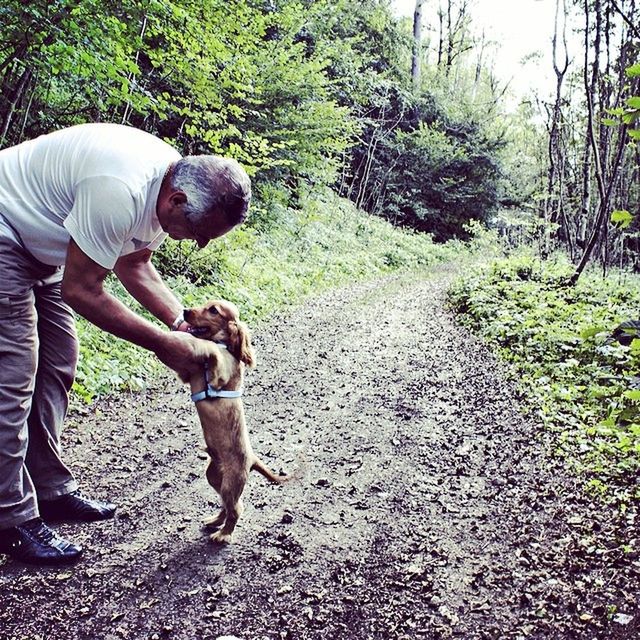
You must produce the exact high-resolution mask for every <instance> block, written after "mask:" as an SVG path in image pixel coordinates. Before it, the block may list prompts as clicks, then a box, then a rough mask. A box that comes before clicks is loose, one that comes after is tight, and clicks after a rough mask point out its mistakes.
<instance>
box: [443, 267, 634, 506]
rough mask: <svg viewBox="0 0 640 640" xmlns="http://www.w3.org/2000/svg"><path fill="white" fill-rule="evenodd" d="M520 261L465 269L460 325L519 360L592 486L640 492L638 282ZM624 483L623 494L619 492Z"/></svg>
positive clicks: (540, 408)
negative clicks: (577, 277)
mask: <svg viewBox="0 0 640 640" xmlns="http://www.w3.org/2000/svg"><path fill="white" fill-rule="evenodd" d="M570 272H571V266H570V265H569V264H567V263H566V262H564V261H558V262H549V261H548V262H541V261H539V260H537V259H535V258H532V257H530V256H522V255H519V256H515V257H511V258H509V259H507V260H503V261H499V262H497V263H494V264H493V265H492V266H490V267H485V268H484V269H483V270H481V271H479V272H475V273H467V274H466V275H465V277H464V278H463V279H462V281H460V282H458V283H456V285H455V286H454V288H453V289H452V291H451V292H450V301H451V303H452V306H453V307H454V308H455V309H456V311H458V312H459V313H462V314H463V315H462V321H463V322H464V323H465V324H468V325H470V326H471V327H473V328H474V329H475V330H477V331H479V332H480V333H481V334H482V335H483V336H484V337H485V338H486V339H488V340H489V341H490V342H492V343H493V344H494V345H495V346H496V347H497V349H498V351H499V353H500V355H501V356H502V357H503V358H505V359H506V360H508V361H509V362H512V363H513V364H514V367H515V370H514V374H515V375H516V376H517V378H518V380H519V382H520V388H521V390H522V392H523V395H524V397H526V398H527V400H528V402H529V405H530V407H531V409H532V411H533V412H534V413H535V414H536V415H537V416H538V417H539V419H540V420H541V421H542V422H543V423H544V424H545V425H546V426H547V427H549V428H551V429H552V430H553V431H554V432H555V433H556V434H557V440H556V442H557V446H558V449H559V450H560V451H561V452H562V453H563V454H565V455H566V456H567V457H568V458H569V460H571V462H572V463H573V464H574V465H575V466H576V467H577V468H579V469H581V470H582V471H583V472H584V473H585V474H586V476H587V478H588V481H589V487H590V488H591V489H593V490H594V491H596V492H601V493H603V494H604V493H608V489H610V488H611V487H612V486H614V485H615V486H616V487H618V489H616V491H615V492H616V493H619V494H620V495H623V496H627V497H629V496H631V495H633V494H635V493H638V496H636V497H640V491H639V490H638V488H637V487H636V482H635V480H634V479H635V478H636V477H637V471H638V470H639V469H640V322H635V321H625V322H623V323H622V324H620V323H621V322H622V321H623V320H625V319H627V318H630V317H635V316H637V309H638V308H639V307H640V292H639V291H638V287H637V284H635V283H623V282H620V281H619V280H618V278H608V279H602V278H600V277H597V276H596V275H595V274H593V275H589V274H586V277H585V278H584V279H583V280H581V281H579V282H578V283H577V285H576V286H574V287H567V286H566V277H567V275H568V274H569V273H570ZM620 487H624V488H622V489H621V488H620Z"/></svg>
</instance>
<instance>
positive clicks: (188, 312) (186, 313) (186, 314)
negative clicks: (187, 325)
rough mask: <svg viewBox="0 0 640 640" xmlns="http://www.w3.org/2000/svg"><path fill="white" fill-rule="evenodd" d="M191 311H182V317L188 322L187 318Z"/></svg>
mask: <svg viewBox="0 0 640 640" xmlns="http://www.w3.org/2000/svg"><path fill="white" fill-rule="evenodd" d="M191 312H192V309H183V310H182V317H183V318H184V319H185V320H186V321H187V322H189V316H190V315H191Z"/></svg>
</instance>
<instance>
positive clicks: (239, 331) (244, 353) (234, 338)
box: [228, 320, 256, 367]
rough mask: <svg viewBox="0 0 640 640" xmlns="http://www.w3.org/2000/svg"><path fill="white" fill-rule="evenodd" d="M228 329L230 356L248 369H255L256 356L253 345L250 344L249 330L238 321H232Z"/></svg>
mask: <svg viewBox="0 0 640 640" xmlns="http://www.w3.org/2000/svg"><path fill="white" fill-rule="evenodd" d="M228 329H229V351H230V352H231V354H232V355H233V356H234V357H235V358H237V359H238V360H240V362H244V363H245V364H246V365H247V366H248V367H255V365H256V356H255V353H254V352H253V345H252V344H251V336H250V335H249V329H247V325H246V324H245V323H244V322H240V321H239V320H232V321H231V322H229V325H228Z"/></svg>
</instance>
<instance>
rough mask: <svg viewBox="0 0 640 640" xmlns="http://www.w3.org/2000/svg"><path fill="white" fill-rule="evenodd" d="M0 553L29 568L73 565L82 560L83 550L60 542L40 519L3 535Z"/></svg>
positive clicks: (0, 541) (30, 521)
mask: <svg viewBox="0 0 640 640" xmlns="http://www.w3.org/2000/svg"><path fill="white" fill-rule="evenodd" d="M0 553H4V554H6V555H8V556H10V557H12V558H13V559H14V560H18V561H20V562H26V563H28V564H39V565H62V564H71V563H72V562H75V560H77V559H78V558H79V557H80V554H81V553H82V547H79V546H77V545H75V544H72V543H71V542H69V541H68V540H65V539H64V538H61V537H60V536H59V535H58V534H57V533H56V532H55V531H54V530H53V529H51V528H49V527H48V526H47V525H46V524H45V523H44V522H43V521H42V519H41V518H34V519H33V520H28V521H27V522H23V523H22V524H20V525H18V526H17V527H11V528H10V529H3V530H2V531H0Z"/></svg>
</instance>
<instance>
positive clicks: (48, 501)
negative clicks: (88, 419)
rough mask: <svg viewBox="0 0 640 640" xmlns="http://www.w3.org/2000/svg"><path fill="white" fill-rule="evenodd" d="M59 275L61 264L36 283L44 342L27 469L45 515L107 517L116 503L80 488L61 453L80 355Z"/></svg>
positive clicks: (40, 336) (89, 518)
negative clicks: (61, 437) (62, 294)
mask: <svg viewBox="0 0 640 640" xmlns="http://www.w3.org/2000/svg"><path fill="white" fill-rule="evenodd" d="M61 279H62V272H61V271H60V270H59V271H58V272H56V273H55V274H53V275H52V276H51V277H49V278H47V279H44V280H42V281H41V282H39V283H37V284H36V286H35V287H34V293H35V299H36V310H37V312H38V337H39V339H40V348H39V351H38V356H39V358H38V373H37V376H36V384H35V392H34V394H33V402H32V404H31V413H30V414H29V420H28V423H29V449H28V453H27V469H28V470H29V474H30V476H31V478H32V479H33V483H34V485H35V487H36V491H37V494H38V505H39V510H40V515H41V516H42V517H43V518H44V519H45V520H87V521H91V520H106V519H107V518H111V517H112V516H113V514H114V513H115V510H116V507H115V505H113V504H111V503H109V502H100V501H98V500H92V499H91V498H88V497H87V496H85V495H83V494H81V493H80V492H79V491H78V485H77V483H76V481H75V479H74V478H73V475H72V473H71V471H69V469H68V468H67V466H66V465H65V464H64V463H63V462H62V459H61V449H60V433H61V431H62V423H63V422H64V419H65V416H66V414H67V408H68V406H69V391H70V390H71V385H72V384H73V379H74V377H75V373H76V364H77V361H78V339H77V337H76V331H75V323H74V320H73V313H72V311H71V309H70V308H69V306H68V305H67V304H66V303H65V302H63V300H62V296H61V284H60V283H61Z"/></svg>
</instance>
